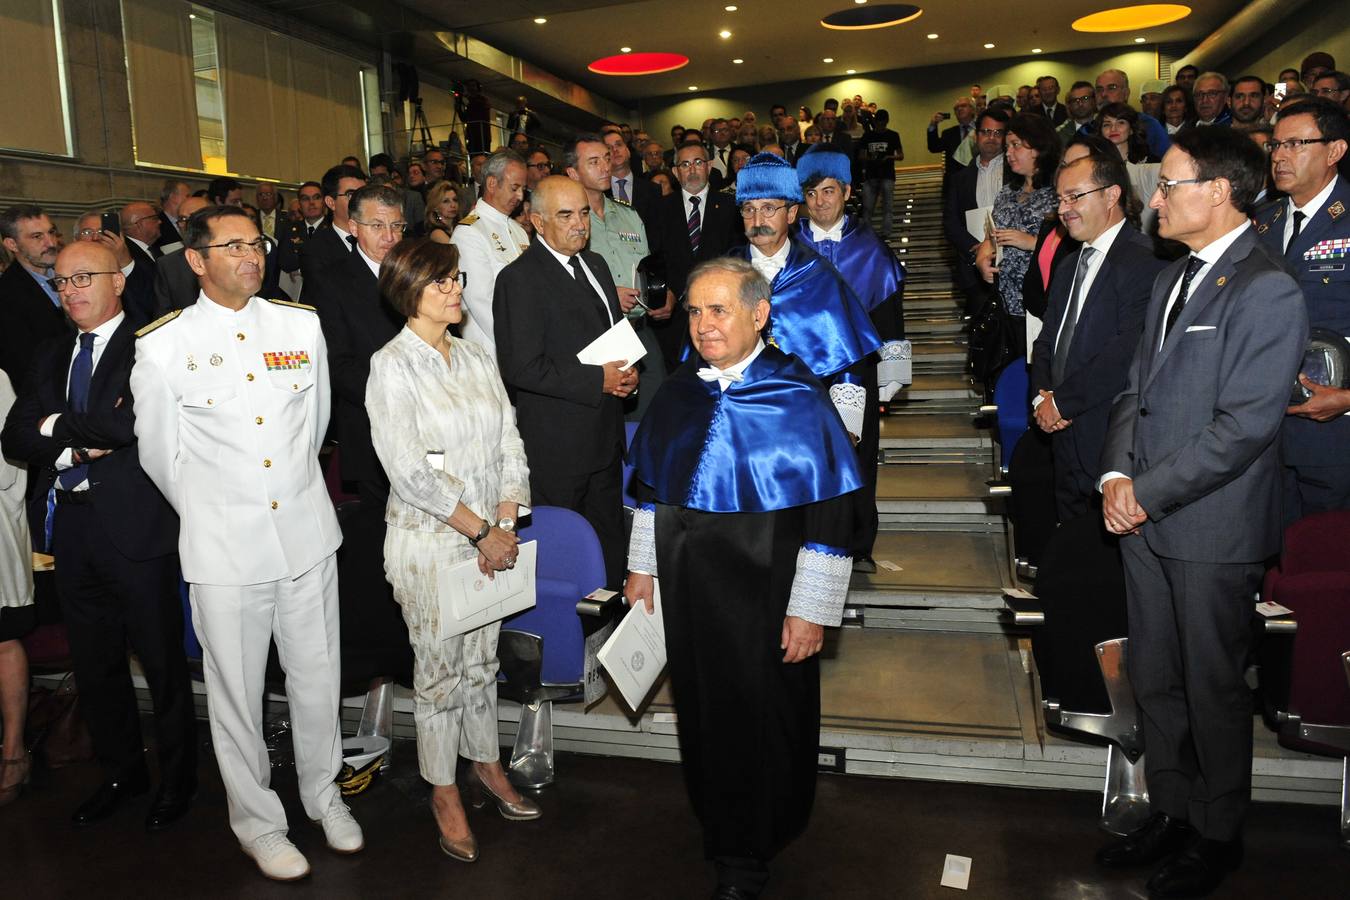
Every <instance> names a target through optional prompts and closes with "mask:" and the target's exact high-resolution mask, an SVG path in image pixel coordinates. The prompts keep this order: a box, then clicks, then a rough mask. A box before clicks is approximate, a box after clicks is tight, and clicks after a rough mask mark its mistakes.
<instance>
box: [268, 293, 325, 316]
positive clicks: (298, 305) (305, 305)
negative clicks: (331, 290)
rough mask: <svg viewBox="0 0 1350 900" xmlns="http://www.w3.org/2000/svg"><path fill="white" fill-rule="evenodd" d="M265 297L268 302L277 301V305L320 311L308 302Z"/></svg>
mask: <svg viewBox="0 0 1350 900" xmlns="http://www.w3.org/2000/svg"><path fill="white" fill-rule="evenodd" d="M263 299H265V300H266V301H267V302H268V303H275V304H276V305H277V306H290V307H294V308H295V309H307V310H309V311H310V312H312V313H316V312H318V310H317V309H315V308H314V307H312V306H310V305H309V304H308V303H296V302H295V301H294V300H273V299H272V298H271V297H265V298H263Z"/></svg>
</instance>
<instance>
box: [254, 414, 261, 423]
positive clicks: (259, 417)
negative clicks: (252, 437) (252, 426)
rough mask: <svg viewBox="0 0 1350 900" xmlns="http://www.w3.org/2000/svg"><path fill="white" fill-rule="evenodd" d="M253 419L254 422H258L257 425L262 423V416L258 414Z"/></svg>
mask: <svg viewBox="0 0 1350 900" xmlns="http://www.w3.org/2000/svg"><path fill="white" fill-rule="evenodd" d="M253 421H254V422H256V423H258V424H259V425H261V424H262V416H258V418H256V419H254V420H253Z"/></svg>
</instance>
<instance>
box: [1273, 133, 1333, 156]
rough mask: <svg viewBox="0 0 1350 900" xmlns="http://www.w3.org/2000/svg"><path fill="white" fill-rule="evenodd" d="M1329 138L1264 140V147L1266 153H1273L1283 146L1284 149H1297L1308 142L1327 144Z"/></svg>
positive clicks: (1329, 140)
mask: <svg viewBox="0 0 1350 900" xmlns="http://www.w3.org/2000/svg"><path fill="white" fill-rule="evenodd" d="M1329 143H1331V138H1324V137H1320V138H1290V139H1289V140H1287V141H1266V143H1265V148H1266V152H1267V153H1274V152H1275V151H1276V150H1279V149H1280V148H1281V147H1283V148H1284V149H1286V150H1293V151H1299V150H1302V149H1303V148H1304V147H1306V146H1308V145H1309V144H1329Z"/></svg>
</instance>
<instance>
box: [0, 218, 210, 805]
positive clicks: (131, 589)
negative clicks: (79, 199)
mask: <svg viewBox="0 0 1350 900" xmlns="http://www.w3.org/2000/svg"><path fill="white" fill-rule="evenodd" d="M54 280H55V281H56V282H57V284H58V285H59V289H60V292H61V300H62V304H63V306H64V307H65V309H66V312H67V313H68V314H69V316H70V318H71V320H72V321H73V322H74V323H75V325H76V327H77V328H78V330H79V336H78V339H77V340H72V339H71V337H70V336H69V335H64V336H60V337H56V338H52V339H51V340H49V341H47V342H46V343H44V344H43V345H42V347H41V348H39V350H38V351H37V353H36V354H35V356H34V360H33V365H32V367H31V368H30V369H29V373H28V378H27V379H26V382H25V385H24V388H23V389H22V390H21V391H19V394H18V399H17V400H16V401H15V403H14V406H13V408H12V409H11V410H10V413H9V416H8V418H7V420H6V422H5V426H4V432H3V435H2V436H0V439H2V440H3V442H4V445H5V452H6V453H11V454H13V455H14V456H16V457H19V458H22V459H24V460H26V461H27V462H28V466H29V473H30V481H29V519H30V521H31V522H32V523H33V529H34V534H35V535H44V537H43V540H47V538H48V537H49V538H50V540H49V541H48V546H50V548H51V550H52V553H53V555H54V556H55V557H56V558H57V560H58V562H57V565H56V588H57V594H58V596H59V597H60V602H61V611H62V616H63V618H64V620H65V625H66V633H67V635H68V637H69V640H70V648H71V657H72V660H73V662H74V667H75V677H76V679H77V680H78V681H79V685H80V700H81V703H80V709H81V712H82V713H83V715H84V719H85V722H86V724H87V725H88V726H89V733H90V736H91V737H92V738H93V743H94V750H95V753H96V754H97V756H98V759H99V763H100V764H101V766H102V768H103V776H104V781H103V783H102V784H101V785H100V786H99V788H98V790H97V791H95V793H94V794H93V795H92V796H91V797H90V798H89V799H88V800H86V801H85V802H84V803H83V804H81V805H80V807H79V808H78V809H77V810H76V811H75V814H74V822H75V824H77V825H90V824H93V823H95V822H98V821H101V820H103V819H106V818H107V817H109V816H110V815H112V814H113V813H114V812H115V811H116V810H117V808H118V807H120V806H121V805H122V804H123V803H124V802H125V801H127V800H128V799H129V798H131V797H133V796H137V795H139V794H143V793H145V792H146V790H148V789H149V773H148V772H147V771H146V766H145V759H144V751H143V750H142V746H143V745H142V742H141V729H140V710H139V709H138V707H137V703H136V693H135V689H134V688H133V687H132V683H131V671H130V668H129V665H128V662H127V646H128V644H130V646H131V649H133V650H134V651H135V653H136V656H137V657H138V658H139V660H140V663H141V670H142V672H143V673H144V675H145V679H146V681H147V682H148V684H149V686H150V694H151V697H152V698H153V700H154V708H155V712H154V718H155V733H156V746H157V748H158V752H159V763H160V766H159V768H160V786H159V792H158V794H157V795H156V797H155V800H154V802H153V803H152V805H151V807H150V811H149V815H148V817H147V818H146V827H147V828H148V829H150V830H152V831H154V830H158V829H160V828H164V827H166V826H167V825H169V824H170V823H172V822H173V821H174V820H176V819H178V818H179V817H180V816H182V815H183V814H184V813H185V812H187V809H188V806H189V805H190V803H191V801H192V796H193V794H194V792H195V791H196V787H197V758H196V730H197V729H196V719H195V712H194V708H193V699H192V685H191V681H190V679H189V675H188V668H187V659H186V657H185V656H184V653H183V611H182V601H181V600H180V599H179V593H178V556H177V542H178V517H177V516H175V515H174V513H173V510H172V509H171V508H170V506H169V504H168V502H167V501H166V500H165V499H164V497H163V495H162V494H160V492H159V490H158V489H156V488H155V486H154V485H153V484H152V483H151V482H150V480H149V478H148V477H147V476H146V474H145V472H144V471H142V469H141V467H140V462H139V458H138V454H137V445H136V437H135V434H134V431H133V425H134V414H133V409H132V407H133V400H132V396H131V392H130V388H129V384H128V383H129V379H130V376H131V365H132V362H133V358H134V356H135V352H134V351H135V330H136V328H137V326H138V324H139V323H138V322H137V321H136V320H135V319H133V318H131V317H129V316H128V315H127V314H126V313H124V312H123V310H122V306H121V300H120V294H121V292H122V288H123V285H124V279H123V276H122V274H121V272H119V271H118V270H117V263H116V257H114V256H113V254H112V252H111V251H110V250H108V249H107V248H106V247H104V246H102V245H100V244H97V243H93V242H83V241H82V242H77V243H74V244H71V245H70V246H68V247H66V248H65V249H64V250H63V251H61V254H60V256H59V257H58V258H57V260H56V275H55V277H54ZM81 282H83V283H81ZM202 364H203V365H205V364H206V360H202ZM51 501H54V504H55V506H54V513H53V514H52V515H51V516H50V517H49V516H48V509H49V508H51V507H49V502H51ZM49 521H50V529H51V530H50V532H46V531H45V529H46V528H47V523H48V522H49Z"/></svg>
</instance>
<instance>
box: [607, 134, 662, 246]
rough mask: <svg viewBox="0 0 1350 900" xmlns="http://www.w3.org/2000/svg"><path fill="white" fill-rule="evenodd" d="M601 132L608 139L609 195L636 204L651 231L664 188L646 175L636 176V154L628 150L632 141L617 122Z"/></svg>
mask: <svg viewBox="0 0 1350 900" xmlns="http://www.w3.org/2000/svg"><path fill="white" fill-rule="evenodd" d="M601 136H602V137H603V138H604V139H605V146H606V147H608V148H609V183H610V189H609V191H608V194H609V196H610V197H612V198H614V199H615V200H618V201H620V202H621V203H627V204H628V205H629V206H631V207H633V211H634V212H636V213H637V214H638V218H639V219H641V220H642V225H643V227H645V228H646V229H647V231H651V230H652V227H653V226H654V225H655V224H656V210H657V205H658V204H659V203H660V202H661V189H660V188H659V187H657V186H656V185H654V184H652V183H651V182H650V181H648V180H647V179H645V178H635V177H634V176H633V165H632V163H633V156H632V154H631V153H630V152H629V150H628V145H627V144H625V143H624V142H623V133H622V132H620V131H619V130H618V127H617V126H614V127H611V128H610V129H609V130H607V131H605V132H603V133H602V135H601Z"/></svg>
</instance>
